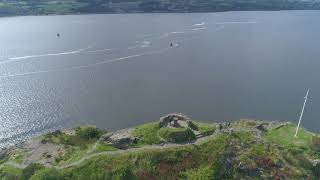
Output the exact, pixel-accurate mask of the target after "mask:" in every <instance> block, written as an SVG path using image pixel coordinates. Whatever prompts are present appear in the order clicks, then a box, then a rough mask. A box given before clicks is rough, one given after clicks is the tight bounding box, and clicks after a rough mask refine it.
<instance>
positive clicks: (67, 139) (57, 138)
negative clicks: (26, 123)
mask: <svg viewBox="0 0 320 180" xmlns="http://www.w3.org/2000/svg"><path fill="white" fill-rule="evenodd" d="M71 131H75V133H74V134H67V133H65V132H62V131H60V130H57V131H54V132H51V133H48V134H46V135H44V136H43V138H42V140H41V142H42V143H47V142H49V143H54V144H66V145H72V146H83V145H87V144H90V143H93V142H95V141H96V140H98V139H99V137H100V136H102V135H103V134H104V133H106V131H104V130H101V129H98V128H96V127H94V126H80V127H77V128H75V129H74V130H71Z"/></svg>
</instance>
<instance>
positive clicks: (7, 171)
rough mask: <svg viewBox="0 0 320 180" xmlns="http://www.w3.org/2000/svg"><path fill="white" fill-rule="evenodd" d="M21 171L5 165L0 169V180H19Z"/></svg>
mask: <svg viewBox="0 0 320 180" xmlns="http://www.w3.org/2000/svg"><path fill="white" fill-rule="evenodd" d="M21 174H22V170H21V169H17V168H14V167H12V166H8V165H5V166H3V167H2V168H1V169H0V179H4V180H20V179H21Z"/></svg>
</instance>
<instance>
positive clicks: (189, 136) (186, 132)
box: [158, 128, 196, 143]
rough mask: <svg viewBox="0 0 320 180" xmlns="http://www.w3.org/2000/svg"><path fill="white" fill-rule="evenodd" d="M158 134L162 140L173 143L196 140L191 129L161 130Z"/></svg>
mask: <svg viewBox="0 0 320 180" xmlns="http://www.w3.org/2000/svg"><path fill="white" fill-rule="evenodd" d="M158 134H159V136H160V137H161V138H163V139H165V140H166V141H168V142H173V143H183V142H191V141H192V140H194V139H196V136H195V135H194V133H193V132H192V130H191V129H190V128H161V129H160V130H159V132H158Z"/></svg>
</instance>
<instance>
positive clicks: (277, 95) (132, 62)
mask: <svg viewBox="0 0 320 180" xmlns="http://www.w3.org/2000/svg"><path fill="white" fill-rule="evenodd" d="M319 18H320V12H319V11H289V12H286V11H283V12H226V13H205V14H125V15H77V16H76V15H74V16H72V15H70V16H43V17H33V16H29V17H10V18H1V19H0V40H1V41H0V111H1V113H0V122H1V123H0V146H1V147H4V146H8V145H10V144H14V143H18V142H20V141H22V140H26V139H28V138H30V137H32V136H35V135H38V134H43V133H45V132H48V131H52V130H54V129H58V128H64V127H71V126H76V125H80V124H95V125H97V126H98V127H103V128H107V129H118V128H124V127H129V126H133V125H136V124H141V123H144V122H150V121H156V120H158V118H159V117H160V116H161V115H164V114H166V113H170V112H182V113H185V114H187V115H189V116H191V117H192V118H194V119H199V120H202V121H208V122H216V121H229V120H230V121H231V120H237V119H240V118H254V119H266V120H280V121H294V122H296V121H297V118H298V116H299V111H300V108H301V106H302V103H303V97H304V95H305V93H306V90H307V88H310V89H311V90H310V99H309V100H310V101H309V102H308V103H307V105H306V111H305V116H304V118H303V121H302V125H303V126H304V127H306V128H308V129H311V130H314V131H318V130H320V123H319V120H318V119H319V118H318V117H319V115H320V112H319V111H318V109H319V108H320V83H319V78H320V71H319V68H320V49H319V47H320V36H319V32H320V21H319ZM57 33H60V37H58V36H57Z"/></svg>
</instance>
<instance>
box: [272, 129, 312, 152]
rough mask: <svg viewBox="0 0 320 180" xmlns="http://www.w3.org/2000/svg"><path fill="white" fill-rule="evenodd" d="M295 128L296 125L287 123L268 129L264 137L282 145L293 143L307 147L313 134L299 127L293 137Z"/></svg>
mask: <svg viewBox="0 0 320 180" xmlns="http://www.w3.org/2000/svg"><path fill="white" fill-rule="evenodd" d="M295 130H296V126H295V125H294V124H288V125H285V126H283V127H280V128H277V129H272V130H270V131H268V132H267V134H266V138H267V139H268V140H270V141H272V142H274V143H276V144H279V145H282V146H290V145H293V146H298V147H306V148H308V147H309V145H310V142H311V140H312V137H313V134H312V133H311V132H309V131H307V130H305V129H303V128H300V129H299V132H298V135H297V137H294V134H295Z"/></svg>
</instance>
